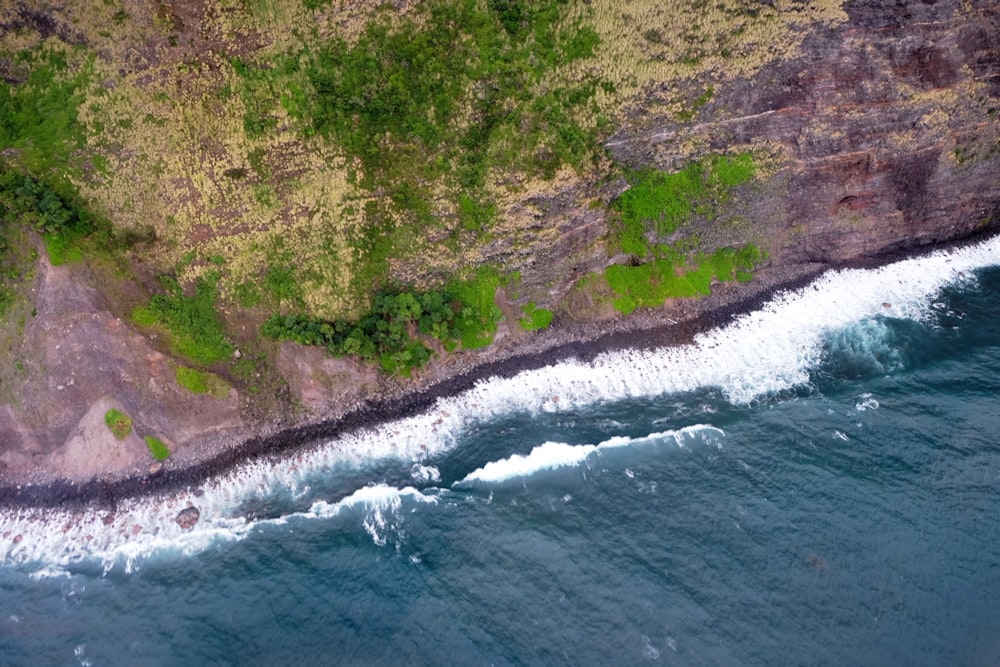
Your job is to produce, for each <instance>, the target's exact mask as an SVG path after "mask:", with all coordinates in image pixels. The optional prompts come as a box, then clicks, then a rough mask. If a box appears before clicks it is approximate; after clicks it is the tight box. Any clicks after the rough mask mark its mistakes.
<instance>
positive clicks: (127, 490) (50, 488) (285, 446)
mask: <svg viewBox="0 0 1000 667" xmlns="http://www.w3.org/2000/svg"><path fill="white" fill-rule="evenodd" d="M995 234H996V232H990V231H984V232H981V233H976V234H971V235H969V236H966V237H963V238H961V239H954V240H950V241H947V242H943V243H935V244H931V245H925V246H920V247H914V248H902V249H894V250H889V251H886V252H881V253H877V254H873V255H871V256H868V257H865V258H863V259H860V260H853V261H849V262H843V263H828V264H820V263H816V264H796V265H790V266H789V265H768V266H766V267H764V268H763V269H762V270H761V272H760V274H759V275H758V276H756V277H755V280H754V282H752V283H749V284H744V285H735V286H733V285H722V286H716V289H715V291H713V293H712V295H710V296H708V297H705V298H703V299H699V300H698V301H692V302H684V303H682V304H679V307H678V308H676V309H671V310H666V309H658V310H653V311H645V312H642V313H638V314H637V316H634V317H630V318H623V319H618V320H615V321H614V322H613V323H612V324H611V326H607V323H603V324H601V323H589V324H587V325H582V326H580V325H577V326H574V325H572V324H571V325H569V326H567V325H563V326H558V325H557V327H558V328H556V329H554V330H553V331H549V330H545V331H543V332H541V333H539V334H536V335H535V336H534V337H532V338H531V339H530V341H529V343H528V344H527V345H522V346H518V347H517V348H515V349H509V348H503V349H501V350H499V351H494V352H493V353H492V354H490V355H489V357H492V358H485V359H483V358H482V357H481V356H480V357H476V358H471V357H466V358H464V359H463V360H462V362H461V364H460V365H459V367H458V368H457V369H455V370H454V371H452V372H450V373H448V374H445V375H444V376H443V377H440V378H437V379H435V380H434V381H432V382H431V383H430V384H428V385H427V386H420V387H417V388H406V389H402V390H398V391H393V392H389V394H388V395H385V396H382V397H378V398H372V399H368V400H365V401H363V402H362V403H361V404H360V405H359V406H357V407H355V408H353V409H350V410H348V411H346V412H345V413H344V414H343V415H341V416H338V417H334V418H330V419H323V418H320V419H312V420H306V421H303V422H302V423H300V424H296V425H293V426H291V427H274V428H273V430H271V431H270V432H268V431H267V430H264V431H263V432H261V433H260V434H259V435H256V436H254V437H250V438H246V439H244V440H242V441H241V442H236V443H233V444H232V445H231V446H229V447H227V448H225V449H224V450H223V451H222V452H221V453H217V454H214V455H211V456H208V457H206V458H204V459H203V460H197V461H196V462H195V463H193V464H191V465H185V466H183V467H178V468H167V469H164V470H161V471H160V472H158V473H155V474H148V473H147V474H142V475H134V476H126V477H121V478H118V479H114V480H97V479H93V480H91V481H88V482H84V483H74V482H68V481H55V482H50V483H42V484H30V483H24V484H16V483H10V482H3V483H0V505H3V506H6V507H21V508H40V509H41V508H54V507H60V508H63V509H65V508H69V507H75V508H81V509H82V508H108V507H110V508H112V509H113V508H114V507H115V506H116V504H117V503H118V502H119V501H120V500H122V499H125V498H131V497H140V496H149V495H153V494H156V493H164V492H169V491H171V490H174V489H183V488H195V487H197V486H198V485H199V484H201V483H202V482H203V481H205V480H206V479H208V478H210V477H213V476H216V475H219V474H222V473H225V472H228V471H229V470H232V469H233V468H235V467H237V466H239V465H241V464H244V463H246V462H248V461H267V460H277V459H279V458H281V457H284V456H289V455H291V454H293V453H295V452H300V451H305V450H308V449H310V448H312V447H316V446H319V445H320V444H322V443H323V442H324V441H326V440H329V439H331V438H333V437H336V436H339V435H343V434H346V433H350V432H354V431H358V430H362V429H365V428H370V427H373V426H377V425H379V424H384V423H387V422H391V421H395V420H398V419H401V418H404V417H407V416H410V415H413V414H417V413H419V412H422V411H424V410H426V409H428V408H429V407H431V406H432V405H433V404H434V403H435V401H437V400H438V399H440V398H443V397H449V396H454V395H457V394H460V393H461V392H463V391H465V390H467V389H469V388H471V387H472V386H474V385H475V384H476V383H477V382H479V381H481V380H484V379H486V378H490V377H497V376H499V377H510V376H513V375H516V374H517V373H519V372H522V371H527V370H533V369H538V368H542V367H545V366H548V365H551V364H554V363H557V362H559V361H562V360H566V359H573V358H575V359H579V360H582V361H589V360H592V359H593V358H594V357H596V356H597V355H599V354H602V353H606V352H610V351H614V350H619V349H650V348H660V347H670V346H677V345H683V344H685V343H688V342H690V341H691V340H692V339H693V338H694V337H695V335H697V334H699V333H701V332H704V331H708V330H710V329H714V328H717V327H721V326H724V325H725V324H727V323H729V322H731V321H732V320H733V319H735V318H736V317H738V316H740V315H742V314H744V313H748V312H751V311H753V310H755V309H757V308H759V307H760V306H762V305H763V304H764V303H766V302H767V301H769V300H771V299H772V298H773V297H774V296H775V295H776V294H778V293H781V292H786V291H794V290H797V289H801V288H802V287H804V286H805V285H807V284H809V283H810V282H812V281H813V280H815V279H816V278H817V277H819V276H820V275H822V274H824V273H827V272H829V271H836V270H842V269H871V268H876V267H879V266H884V265H887V264H891V263H893V262H896V261H900V260H903V259H908V258H912V257H920V256H923V255H927V254H930V253H932V252H935V251H941V250H947V249H951V248H958V247H964V246H967V245H971V244H974V243H977V242H979V241H982V240H985V239H986V238H989V237H990V236H993V235H995ZM605 329H606V330H605ZM483 356H486V355H483ZM214 451H218V448H215V449H214Z"/></svg>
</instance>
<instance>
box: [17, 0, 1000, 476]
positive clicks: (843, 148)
mask: <svg viewBox="0 0 1000 667" xmlns="http://www.w3.org/2000/svg"><path fill="white" fill-rule="evenodd" d="M761 4H762V5H767V6H774V5H775V4H777V5H780V10H781V11H782V12H799V11H803V12H806V11H808V10H809V7H810V4H809V3H798V2H791V3H770V2H764V3H761ZM842 9H843V11H844V12H845V13H846V20H845V21H842V22H839V23H836V24H832V23H830V22H820V23H817V24H815V25H814V26H812V27H811V28H809V29H808V30H807V32H806V33H805V34H804V35H802V36H801V37H802V42H801V46H800V48H798V50H797V51H796V52H795V54H794V55H793V56H791V57H784V56H782V57H780V58H776V59H774V60H772V61H770V62H768V63H767V64H765V65H764V66H762V67H760V68H758V69H756V70H755V71H754V73H753V74H752V76H750V77H749V78H740V77H731V76H729V77H722V76H720V77H719V78H718V80H716V79H713V78H712V75H711V73H710V72H708V73H706V72H702V73H701V74H698V75H697V77H696V78H694V79H692V80H689V81H686V82H684V83H683V85H682V88H683V87H684V86H686V87H687V88H689V89H690V90H692V91H695V92H697V91H698V90H704V89H705V88H706V87H711V89H712V91H713V93H712V95H711V96H710V99H707V101H705V102H704V104H701V105H700V106H698V108H697V109H696V110H695V112H694V113H691V114H687V115H683V116H681V115H679V114H677V113H676V112H675V111H669V110H667V106H668V105H666V104H664V103H663V99H661V97H662V90H663V89H665V87H666V86H667V84H668V83H670V82H666V81H663V82H658V83H657V82H654V84H652V85H650V86H647V87H646V88H645V89H644V90H643V91H641V92H640V94H639V96H638V98H637V103H636V104H635V105H634V106H633V107H632V109H631V111H630V112H629V115H628V118H627V119H626V122H625V123H623V125H622V127H621V128H620V129H619V130H618V131H617V132H616V133H615V134H614V135H613V136H612V137H611V138H610V139H609V140H608V141H607V144H606V145H607V148H608V150H609V152H610V153H611V155H612V157H613V158H614V160H615V161H616V162H618V163H620V164H623V165H627V166H630V167H643V166H653V167H656V168H660V169H664V170H672V169H676V168H678V167H680V166H682V165H684V164H685V163H687V162H688V161H690V160H692V159H697V158H699V157H702V156H704V155H708V154H711V153H717V152H732V153H735V152H740V151H744V150H749V151H753V152H754V153H755V154H756V155H758V156H762V160H761V163H762V171H763V172H764V173H763V175H762V177H761V178H758V179H757V180H756V181H755V182H754V183H753V184H751V185H749V186H746V187H743V188H741V189H740V190H739V191H738V192H737V195H736V196H735V197H734V198H733V200H732V201H729V202H726V203H725V204H724V205H725V206H727V207H728V208H729V209H731V211H730V212H731V213H733V216H735V217H733V216H729V217H726V216H720V217H719V220H728V221H729V222H725V223H723V222H718V221H715V222H713V221H708V220H706V221H701V223H699V225H700V226H699V227H698V228H697V229H696V230H695V231H696V232H697V234H698V235H699V238H700V239H701V241H702V242H703V243H704V244H707V245H710V246H721V245H727V244H736V243H743V242H748V241H752V242H755V243H757V244H759V245H760V246H762V247H763V248H764V249H766V250H767V252H768V254H769V262H768V265H767V266H765V267H764V268H763V269H762V270H761V272H760V273H759V274H758V280H757V281H755V282H754V283H751V284H750V285H747V286H740V287H738V288H736V287H733V288H729V289H728V291H727V297H726V298H727V299H729V300H730V301H733V300H739V299H740V298H749V297H750V296H753V295H756V294H759V293H760V292H761V290H764V289H766V288H767V287H769V286H773V285H775V284H778V283H780V282H782V281H783V280H784V279H786V278H787V277H796V276H801V275H803V274H804V273H807V272H815V271H818V270H821V269H822V268H824V267H827V266H832V265H835V264H838V263H843V262H850V261H854V260H859V259H864V258H868V257H872V256H877V255H881V254H885V253H891V252H896V251H901V250H908V249H914V248H918V247H921V246H927V245H930V244H934V243H937V242H942V241H946V240H952V239H958V238H962V237H964V236H967V235H970V234H972V233H975V232H986V231H990V230H995V229H997V228H998V226H1000V117H998V116H1000V111H998V109H1000V5H997V4H996V3H993V2H987V1H974V2H960V1H959V0H939V1H937V2H935V1H934V0H913V1H909V0H896V1H895V2H889V3H886V2H881V1H876V0H849V1H847V2H845V3H844V4H843V6H842ZM36 18H37V17H36ZM39 20H40V19H39ZM191 21H194V19H193V18H192V19H191ZM799 29H800V30H802V29H803V28H799ZM659 84H663V85H662V86H660V85H659ZM674 88H676V85H674ZM625 187H626V186H625V182H624V180H623V179H620V178H618V179H611V180H604V181H602V182H600V183H595V182H581V181H579V180H573V179H569V180H563V181H561V182H559V183H557V184H555V185H552V186H551V187H549V189H548V190H547V191H546V192H544V193H540V194H538V193H536V194H531V195H525V196H524V197H523V198H522V200H520V201H516V202H513V203H511V204H510V206H509V208H508V210H507V211H506V212H507V214H509V215H510V216H511V218H512V220H514V219H516V224H514V225H513V226H512V229H515V230H516V231H517V234H516V236H510V237H506V238H505V237H503V236H501V237H499V238H498V239H497V240H496V241H495V242H494V243H493V244H492V245H489V246H487V247H486V250H485V252H486V253H487V254H489V253H493V256H495V257H500V258H502V259H503V260H504V262H505V264H507V265H508V266H511V267H513V268H518V269H521V271H522V274H523V280H524V283H523V284H524V288H525V289H526V290H528V291H531V293H532V294H534V295H538V296H539V298H542V299H544V300H545V301H546V303H548V304H549V305H553V307H554V308H555V309H556V310H557V320H556V323H555V326H554V327H553V329H550V330H547V331H544V332H541V333H538V334H527V333H525V332H523V331H520V330H519V329H518V328H517V327H516V326H507V325H502V326H501V331H500V334H501V335H500V336H498V341H497V343H496V344H494V346H493V347H492V348H490V349H487V350H485V351H483V352H479V353H474V354H464V355H457V356H453V357H445V358H443V359H442V360H440V361H436V362H433V363H432V365H431V366H430V367H429V368H428V369H427V370H426V372H424V373H422V374H418V376H417V377H415V378H414V379H412V380H398V379H394V380H387V379H386V378H384V377H382V378H380V377H378V376H377V374H375V373H373V372H372V371H371V370H370V369H365V368H363V367H361V366H359V365H358V364H355V363H354V362H352V361H349V360H336V361H334V360H329V359H324V358H323V357H322V355H321V354H319V352H318V351H317V350H316V349H303V348H300V347H297V346H294V345H292V344H285V345H284V346H282V347H281V348H280V349H278V348H275V349H274V350H273V358H274V360H275V361H274V363H273V364H272V365H271V366H269V367H268V368H269V369H270V370H266V371H265V372H272V373H275V374H276V377H277V378H278V379H279V382H280V384H282V385H285V386H287V391H288V392H289V393H288V396H287V399H283V400H281V401H278V403H276V404H275V405H271V406H270V409H271V410H272V412H271V414H270V416H269V417H268V421H267V422H266V423H265V422H264V421H262V420H261V419H260V418H258V417H255V416H254V415H259V412H253V411H248V410H246V409H242V410H241V397H240V396H239V395H238V393H237V392H236V390H235V389H233V390H231V391H228V392H221V393H220V392H215V393H214V394H198V395H195V394H192V393H191V392H189V391H186V390H183V389H181V388H179V387H178V386H177V383H176V382H175V380H174V374H175V372H176V368H177V365H178V362H177V361H176V360H174V359H171V358H170V357H168V356H166V355H165V354H163V352H162V351H161V349H160V348H159V347H158V345H157V342H156V341H151V340H149V339H147V338H145V337H143V336H141V335H139V334H137V333H136V332H135V331H133V330H132V328H131V327H130V325H129V323H128V322H127V321H125V320H123V319H120V318H119V317H117V316H116V315H115V314H113V313H115V312H117V313H119V314H121V312H122V311H121V308H120V307H118V306H116V305H115V304H114V303H111V302H109V300H108V297H107V293H106V290H104V291H102V290H101V289H94V288H92V287H88V286H87V284H86V283H87V275H88V274H86V272H83V271H81V270H77V269H73V268H71V267H69V268H67V267H55V268H53V267H50V266H48V265H46V264H45V263H44V261H43V260H40V262H41V263H40V264H39V266H38V278H37V292H36V297H35V301H36V304H37V305H36V312H35V313H34V314H33V317H31V318H29V321H28V323H27V324H26V326H25V327H24V331H23V336H22V338H21V340H20V342H19V343H18V344H17V345H18V347H17V350H16V351H15V352H16V355H19V356H20V358H22V359H24V360H25V363H24V364H23V365H21V366H20V367H19V369H18V373H16V374H15V375H14V376H12V377H9V378H7V377H5V378H3V379H4V383H5V384H4V386H5V387H6V388H7V389H10V387H11V386H12V383H13V385H17V386H15V388H14V390H13V394H14V395H16V398H15V399H13V400H10V401H8V402H7V404H6V405H4V406H3V407H2V408H0V440H2V442H3V445H2V450H3V454H2V455H0V472H4V470H5V477H6V479H7V481H8V482H11V483H13V482H16V481H19V480H24V479H29V478H32V477H35V478H37V479H40V480H44V479H51V478H52V477H55V476H62V477H68V478H71V479H75V480H77V481H84V480H86V479H90V478H92V477H94V476H98V477H100V476H101V474H107V475H111V476H115V475H122V474H133V475H134V474H141V473H142V472H143V471H144V470H145V469H146V468H147V467H148V465H149V463H150V462H151V461H150V460H149V459H148V454H146V453H145V452H144V450H143V448H142V444H141V443H140V442H139V441H137V440H130V441H129V442H127V443H125V444H124V445H120V444H119V443H117V442H115V441H112V440H111V439H110V438H111V436H110V434H109V433H108V432H107V431H106V429H104V430H102V429H101V428H96V427H95V423H97V422H99V421H100V420H101V418H102V416H103V414H104V412H105V411H106V410H107V409H109V408H111V407H118V408H120V409H122V410H123V411H125V412H127V413H129V414H130V415H132V417H133V418H134V419H135V421H136V432H137V433H140V434H150V435H161V436H162V437H163V438H164V439H166V440H167V441H168V443H169V445H170V447H171V448H172V449H173V451H174V452H175V458H174V461H175V465H184V464H186V463H191V462H194V461H197V460H202V459H204V458H206V457H209V456H212V455H215V454H217V453H219V452H220V451H222V450H223V448H224V447H225V446H228V445H229V444H232V443H236V442H239V441H240V440H241V439H245V438H249V437H252V436H253V435H254V434H255V433H257V432H259V430H260V429H261V428H264V427H265V426H266V425H267V424H270V423H271V421H272V420H273V419H274V418H275V417H280V416H281V415H280V413H282V412H283V411H287V410H291V409H292V408H293V407H294V408H295V409H296V410H298V412H296V413H295V415H294V416H293V417H290V418H289V419H287V420H286V421H284V422H283V423H284V424H286V425H287V424H289V423H291V422H294V421H296V420H306V421H308V420H316V419H320V418H322V417H323V416H331V415H338V414H343V413H344V412H345V411H347V410H348V409H350V408H351V407H352V406H354V405H357V404H359V403H360V402H363V401H365V400H366V399H368V398H372V397H386V396H400V395H403V394H405V393H407V392H413V391H417V390H420V389H422V388H425V387H427V386H430V385H432V384H433V383H435V382H441V381H446V380H448V379H449V378H453V377H455V376H456V375H457V374H459V373H461V372H465V371H468V370H469V369H470V368H472V367H474V366H475V365H476V364H478V363H482V362H485V361H496V360H499V359H503V358H504V357H505V356H510V355H513V354H518V353H523V352H525V351H530V352H536V353H538V352H543V351H545V350H546V349H550V348H551V347H553V346H555V345H556V344H562V343H565V342H567V341H572V340H577V339H583V338H592V337H594V336H595V335H597V334H599V333H600V332H602V331H607V330H610V329H618V330H622V329H629V328H635V327H638V326H646V325H649V324H650V323H655V322H661V323H662V322H665V321H671V319H673V320H676V319H679V318H684V317H687V318H690V317H693V316H696V315H698V313H699V312H700V310H701V309H703V308H705V307H706V306H705V305H704V304H702V303H701V302H695V301H691V302H684V303H680V304H678V303H674V304H671V305H668V306H667V307H665V308H664V309H663V310H661V311H658V312H654V313H650V312H639V313H636V314H634V315H632V316H631V317H624V316H620V315H617V314H615V313H614V312H613V311H611V310H608V309H604V310H601V309H600V308H595V307H592V306H593V303H594V298H595V297H594V295H593V294H588V293H587V292H586V290H583V291H581V290H580V289H578V288H579V279H580V278H583V277H585V276H586V275H587V274H588V272H591V271H594V270H599V269H601V268H603V267H604V266H605V265H606V264H608V263H609V262H611V261H613V260H615V259H618V260H621V259H623V258H621V257H619V258H614V257H609V255H608V253H607V250H606V248H605V246H604V244H603V239H604V238H605V236H606V235H607V233H608V229H609V221H610V219H611V218H610V216H613V214H612V213H609V212H608V211H607V210H605V208H604V207H603V206H593V205H589V202H592V201H595V200H596V201H597V202H598V203H599V204H601V203H602V202H603V203H606V202H607V201H609V200H610V199H611V198H613V197H614V196H615V195H616V194H617V193H619V192H620V191H621V190H623V189H624V188H625ZM734 219H738V220H739V223H738V224H734V223H732V220H734ZM89 280H90V281H91V282H92V283H94V282H96V283H99V282H100V280H97V281H95V280H94V278H93V275H91V276H90V278H89ZM97 286H98V287H103V286H102V285H97ZM501 296H502V295H501ZM501 300H502V301H503V300H504V299H501ZM712 303H714V304H715V305H717V302H712ZM504 306H505V308H507V309H508V313H507V314H508V319H516V317H517V316H518V313H519V311H518V310H517V309H512V308H511V304H510V303H509V302H505V303H504ZM558 316H562V317H561V319H559V317H558ZM243 398H244V399H245V398H246V397H243ZM242 405H243V407H244V408H245V407H246V402H245V401H244V403H243V404H242ZM287 416H288V415H285V417H287ZM285 417H281V418H285ZM133 437H134V436H133Z"/></svg>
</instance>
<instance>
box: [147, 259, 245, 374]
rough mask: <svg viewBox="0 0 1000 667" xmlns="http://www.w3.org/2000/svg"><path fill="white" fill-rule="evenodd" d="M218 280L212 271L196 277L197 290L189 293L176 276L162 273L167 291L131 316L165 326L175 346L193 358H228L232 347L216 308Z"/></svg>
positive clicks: (204, 361) (211, 360)
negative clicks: (185, 291) (189, 294)
mask: <svg viewBox="0 0 1000 667" xmlns="http://www.w3.org/2000/svg"><path fill="white" fill-rule="evenodd" d="M217 281H218V275H217V274H215V273H213V272H209V273H207V274H206V275H204V276H202V277H200V278H198V279H197V280H196V281H195V285H194V293H193V294H192V295H191V296H187V295H186V294H185V293H184V290H183V289H182V288H181V286H180V285H179V284H178V282H177V280H176V279H175V278H173V277H170V276H163V277H161V279H160V282H161V284H162V286H163V288H164V290H165V291H164V293H162V294H157V295H155V296H154V297H153V298H152V299H151V300H150V302H149V305H147V306H141V307H139V308H136V309H135V310H133V311H132V320H133V321H134V322H135V323H136V324H139V325H141V326H160V327H162V328H163V329H164V330H166V332H167V333H168V334H169V338H170V343H171V346H172V347H173V349H174V350H175V351H176V352H177V353H178V354H181V355H183V356H185V357H187V358H188V359H191V360H192V361H194V362H197V363H201V364H211V363H215V362H218V361H222V360H224V359H227V358H228V357H229V355H231V354H232V351H233V347H232V345H230V343H229V341H228V340H227V339H226V335H225V332H224V330H223V326H222V320H221V318H220V317H219V313H218V311H217V310H216V301H217V300H218V291H217V289H216V282H217Z"/></svg>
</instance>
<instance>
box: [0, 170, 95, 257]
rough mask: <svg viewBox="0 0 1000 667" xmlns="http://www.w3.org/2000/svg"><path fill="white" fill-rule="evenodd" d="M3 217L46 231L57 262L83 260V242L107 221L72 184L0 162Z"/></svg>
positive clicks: (0, 216)
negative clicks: (51, 180)
mask: <svg viewBox="0 0 1000 667" xmlns="http://www.w3.org/2000/svg"><path fill="white" fill-rule="evenodd" d="M0 220H2V221H4V222H7V223H16V222H19V223H23V224H27V225H28V226H30V227H31V228H32V229H34V230H35V231H37V232H39V233H40V234H42V237H43V239H44V240H45V249H46V251H47V252H48V255H49V259H50V261H51V262H52V263H53V264H55V265H60V264H65V263H66V262H70V261H77V260H79V259H82V257H83V253H82V251H81V250H80V247H79V243H80V241H81V240H82V239H84V238H85V237H87V236H88V235H91V234H93V233H94V232H95V231H104V232H106V231H107V227H108V225H107V223H106V222H105V221H103V220H100V219H98V218H96V217H95V216H93V215H92V214H91V213H90V212H89V211H88V210H87V208H86V207H85V206H84V204H83V202H82V201H81V200H80V198H79V196H78V195H77V194H76V192H75V190H74V188H73V186H72V185H70V184H68V183H64V182H61V183H60V185H59V187H58V188H57V187H55V186H54V185H53V184H52V183H49V182H45V181H43V180H41V179H36V178H33V177H31V176H29V175H27V174H24V173H21V172H19V171H17V170H15V169H13V168H11V167H9V166H7V165H5V164H4V163H3V162H2V161H0Z"/></svg>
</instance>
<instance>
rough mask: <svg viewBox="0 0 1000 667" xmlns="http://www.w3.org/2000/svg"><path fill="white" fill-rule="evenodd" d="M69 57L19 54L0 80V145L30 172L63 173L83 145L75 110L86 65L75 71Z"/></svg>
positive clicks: (40, 52) (44, 51) (53, 53)
mask: <svg viewBox="0 0 1000 667" xmlns="http://www.w3.org/2000/svg"><path fill="white" fill-rule="evenodd" d="M68 55H70V54H68V53H67V52H64V51H59V50H54V49H40V50H38V51H35V52H30V51H22V52H20V53H18V54H17V56H16V59H15V61H14V62H13V63H12V65H11V66H12V68H13V71H12V72H9V73H7V75H6V76H4V77H3V79H0V146H3V147H5V148H8V147H9V148H13V149H14V150H15V151H16V155H17V160H18V162H19V163H20V164H21V165H22V166H23V167H24V168H26V169H27V170H29V171H30V172H32V173H50V172H51V171H53V170H55V171H56V172H57V173H62V172H63V171H64V170H65V169H67V168H68V167H69V166H70V164H71V160H73V159H74V157H73V153H74V152H75V151H77V150H79V149H80V148H82V147H83V146H84V144H85V143H86V138H85V133H84V131H83V127H82V126H81V124H80V123H79V121H78V119H77V108H78V107H79V105H80V103H81V102H82V101H83V92H84V90H85V87H86V85H87V83H88V81H89V78H90V69H91V68H90V65H89V61H88V63H87V64H85V65H84V66H83V67H79V68H76V69H75V71H74V68H72V67H71V66H70V64H69V60H68V58H67V56H68ZM18 79H20V82H19V83H17V84H14V83H9V82H10V81H14V80H18Z"/></svg>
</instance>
